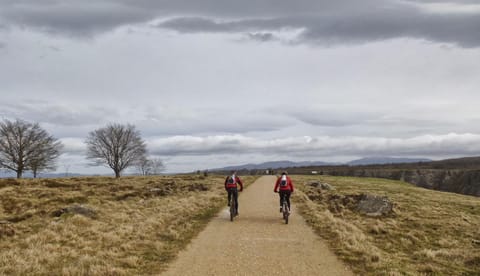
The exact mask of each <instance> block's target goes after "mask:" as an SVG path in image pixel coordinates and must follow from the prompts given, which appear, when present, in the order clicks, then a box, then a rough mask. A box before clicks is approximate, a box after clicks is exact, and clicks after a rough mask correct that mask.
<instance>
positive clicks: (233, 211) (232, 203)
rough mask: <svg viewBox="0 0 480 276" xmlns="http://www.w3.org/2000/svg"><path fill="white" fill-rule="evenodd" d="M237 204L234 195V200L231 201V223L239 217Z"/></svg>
mask: <svg viewBox="0 0 480 276" xmlns="http://www.w3.org/2000/svg"><path fill="white" fill-rule="evenodd" d="M235 206H237V202H236V201H235V197H234V196H233V195H232V199H231V200H230V221H233V218H234V217H235V216H237V208H235Z"/></svg>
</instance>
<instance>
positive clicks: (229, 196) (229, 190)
mask: <svg viewBox="0 0 480 276" xmlns="http://www.w3.org/2000/svg"><path fill="white" fill-rule="evenodd" d="M227 192H228V206H230V204H232V194H233V191H232V189H231V188H228V189H227Z"/></svg>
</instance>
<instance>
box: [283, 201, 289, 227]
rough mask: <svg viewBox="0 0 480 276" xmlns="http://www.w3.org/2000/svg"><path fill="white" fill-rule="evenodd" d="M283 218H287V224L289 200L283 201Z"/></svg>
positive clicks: (286, 221)
mask: <svg viewBox="0 0 480 276" xmlns="http://www.w3.org/2000/svg"><path fill="white" fill-rule="evenodd" d="M282 208H283V219H284V220H285V224H288V205H287V202H283V206H282Z"/></svg>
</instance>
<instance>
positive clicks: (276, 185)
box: [273, 178, 280, 193]
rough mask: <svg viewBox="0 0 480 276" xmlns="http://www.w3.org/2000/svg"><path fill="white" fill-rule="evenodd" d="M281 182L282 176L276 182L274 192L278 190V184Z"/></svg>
mask: <svg viewBox="0 0 480 276" xmlns="http://www.w3.org/2000/svg"><path fill="white" fill-rule="evenodd" d="M279 183H280V178H279V179H277V182H275V188H274V189H273V192H275V193H276V192H278V184H279Z"/></svg>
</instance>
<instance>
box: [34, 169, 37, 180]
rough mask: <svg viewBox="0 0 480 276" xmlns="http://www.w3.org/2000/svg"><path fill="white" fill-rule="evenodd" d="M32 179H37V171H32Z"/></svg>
mask: <svg viewBox="0 0 480 276" xmlns="http://www.w3.org/2000/svg"><path fill="white" fill-rule="evenodd" d="M33 178H37V170H33Z"/></svg>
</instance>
